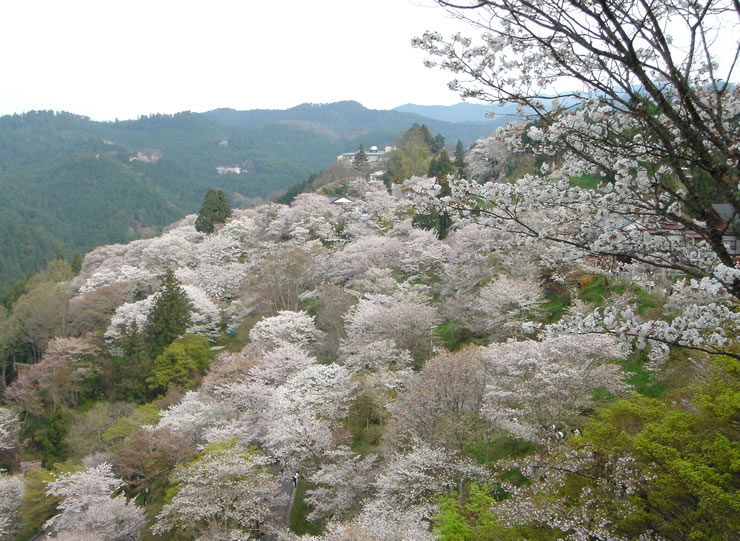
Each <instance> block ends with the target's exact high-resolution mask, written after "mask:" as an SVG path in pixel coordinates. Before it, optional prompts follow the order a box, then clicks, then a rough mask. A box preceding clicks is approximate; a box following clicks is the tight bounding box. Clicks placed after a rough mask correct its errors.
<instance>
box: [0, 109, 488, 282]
mask: <svg viewBox="0 0 740 541" xmlns="http://www.w3.org/2000/svg"><path fill="white" fill-rule="evenodd" d="M415 123H416V124H427V126H428V127H429V129H430V131H431V132H432V133H434V134H437V133H441V134H442V135H443V136H444V137H445V138H446V139H447V141H448V142H450V143H451V144H453V145H454V144H455V142H456V141H457V140H458V139H460V140H461V141H463V143H464V144H466V145H468V144H470V143H472V142H473V141H475V140H476V139H478V138H480V137H483V136H486V135H488V134H489V133H490V132H491V130H492V127H491V125H490V124H488V123H474V122H448V121H444V120H439V119H434V118H427V117H423V116H420V115H418V114H416V113H411V112H403V111H380V110H377V111H376V110H372V109H367V108H365V107H363V106H362V105H360V104H359V103H357V102H354V101H344V102H338V103H332V104H321V105H316V104H302V105H299V106H296V107H293V108H291V109H287V110H274V111H271V110H252V111H236V110H233V109H216V110H213V111H209V112H206V113H192V112H183V113H177V114H174V115H151V116H142V117H140V118H138V119H136V120H127V121H117V122H95V121H92V120H90V119H89V118H87V117H83V116H79V115H74V114H71V113H64V112H61V113H55V112H53V111H32V112H29V113H25V114H22V115H8V116H3V117H0V190H1V191H0V193H2V197H0V216H2V219H1V220H0V239H3V238H9V237H12V238H13V239H14V242H13V243H7V244H5V245H4V246H3V249H2V253H0V294H2V291H3V290H5V289H6V288H7V286H8V285H10V284H11V283H13V282H15V281H17V280H19V279H21V278H23V276H24V275H25V274H26V273H29V272H35V271H37V270H39V269H40V268H41V267H42V266H43V265H45V263H46V261H47V260H49V259H51V258H53V257H55V255H56V252H57V251H58V250H61V251H62V252H63V253H65V254H66V255H67V256H70V255H71V254H72V253H74V252H75V251H79V252H82V253H84V252H86V251H88V250H89V249H91V248H93V247H95V246H98V245H101V244H113V243H119V242H128V241H130V240H133V239H135V238H139V237H141V236H142V235H144V236H146V235H151V234H154V233H155V232H156V231H158V230H159V229H160V228H161V227H163V226H164V225H166V224H169V223H171V222H173V221H175V220H176V219H178V218H180V217H182V216H184V215H186V214H188V213H193V212H196V211H197V210H198V208H199V207H200V204H201V202H202V198H203V195H204V193H205V192H206V190H207V189H208V188H222V189H224V190H225V191H226V193H227V194H228V196H229V198H230V199H231V201H232V202H233V203H234V204H235V206H239V205H241V204H243V202H244V201H245V200H246V199H248V198H265V197H267V196H268V195H269V194H271V193H273V192H276V191H279V190H284V189H286V188H288V187H290V186H293V185H294V184H295V183H296V182H299V181H302V180H305V179H306V178H308V176H309V175H310V174H311V173H314V172H317V171H320V170H322V169H324V168H326V166H327V165H328V164H329V163H331V162H333V161H334V160H335V159H336V156H337V155H339V154H341V153H344V152H352V151H354V150H355V149H357V148H358V147H359V145H360V144H364V145H365V146H371V145H378V146H384V145H388V144H391V143H392V142H393V141H394V140H395V139H396V138H397V137H398V136H400V134H401V133H403V132H404V131H406V130H407V129H409V128H410V127H411V126H412V125H413V124H415ZM235 171H239V172H240V174H235V173H234V172H235ZM219 172H220V173H222V174H219ZM223 173H226V174H223Z"/></svg>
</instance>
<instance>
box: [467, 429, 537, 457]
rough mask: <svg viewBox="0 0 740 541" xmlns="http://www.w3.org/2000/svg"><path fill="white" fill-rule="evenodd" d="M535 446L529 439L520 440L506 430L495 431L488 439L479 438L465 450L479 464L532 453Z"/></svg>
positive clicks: (535, 448)
mask: <svg viewBox="0 0 740 541" xmlns="http://www.w3.org/2000/svg"><path fill="white" fill-rule="evenodd" d="M536 450H537V446H536V445H535V444H534V443H532V442H531V441H527V440H522V439H519V438H516V437H514V436H512V435H511V434H509V433H508V432H499V433H495V434H494V435H493V436H492V437H491V438H490V439H485V440H481V441H478V442H475V443H473V444H472V445H470V446H468V447H467V449H466V452H467V454H468V455H470V456H471V457H473V458H475V460H476V461H477V462H478V463H479V464H490V463H494V462H496V461H498V460H501V459H502V458H517V457H520V456H526V455H530V454H532V453H534V452H535V451H536Z"/></svg>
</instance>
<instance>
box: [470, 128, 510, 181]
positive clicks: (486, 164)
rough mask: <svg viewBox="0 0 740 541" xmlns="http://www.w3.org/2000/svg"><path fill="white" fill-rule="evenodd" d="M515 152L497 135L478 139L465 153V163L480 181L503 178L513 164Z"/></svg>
mask: <svg viewBox="0 0 740 541" xmlns="http://www.w3.org/2000/svg"><path fill="white" fill-rule="evenodd" d="M513 158H514V153H513V152H511V151H510V150H509V149H508V148H506V145H505V144H504V143H503V142H501V141H500V140H498V139H497V138H496V137H486V138H483V139H478V140H477V141H476V142H475V144H474V145H473V147H472V148H471V149H470V150H469V151H468V152H467V154H466V155H465V165H466V166H467V167H468V170H469V171H470V174H471V175H472V176H473V178H477V179H478V180H480V181H483V182H485V181H487V180H493V181H497V180H501V179H503V178H504V175H505V174H506V170H507V169H508V168H509V167H511V165H513V161H514V160H513Z"/></svg>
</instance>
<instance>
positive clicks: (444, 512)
mask: <svg viewBox="0 0 740 541" xmlns="http://www.w3.org/2000/svg"><path fill="white" fill-rule="evenodd" d="M461 499H462V500H463V501H462V502H460V501H458V497H457V496H455V495H453V496H442V497H440V498H439V500H438V501H439V506H440V510H439V512H438V513H437V514H436V515H434V517H433V518H432V524H433V530H432V531H433V532H434V533H435V534H436V535H437V539H439V540H440V541H487V540H493V539H501V538H502V537H501V536H502V534H503V532H502V528H501V527H500V526H499V524H498V522H497V521H496V519H495V517H494V516H493V514H492V513H491V512H490V508H491V505H492V504H493V502H494V498H493V497H491V496H490V495H489V487H488V485H482V486H478V485H477V484H475V483H473V484H471V485H470V491H469V493H468V494H467V495H466V497H464V498H461Z"/></svg>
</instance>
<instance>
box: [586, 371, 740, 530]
mask: <svg viewBox="0 0 740 541" xmlns="http://www.w3.org/2000/svg"><path fill="white" fill-rule="evenodd" d="M738 375H740V363H738V361H737V360H736V359H732V358H729V357H720V358H717V359H715V360H714V361H713V366H712V368H711V371H710V372H709V374H708V376H707V379H706V382H704V383H702V384H701V385H698V386H697V387H696V388H695V389H694V390H693V391H692V394H693V396H692V397H691V401H690V402H689V403H686V399H685V398H684V401H683V404H682V403H681V402H670V403H664V402H661V401H658V400H655V399H651V398H647V397H644V396H641V395H638V394H634V395H632V396H631V397H630V398H629V399H628V400H621V401H619V402H616V403H615V404H613V405H611V406H609V407H607V408H605V409H603V410H601V411H600V412H599V415H598V418H597V419H595V420H593V421H592V422H590V423H589V424H588V425H587V426H586V427H584V436H585V437H586V438H587V439H588V440H589V441H592V442H593V443H594V444H596V445H598V446H599V448H601V449H603V451H604V452H605V453H608V454H628V455H631V456H633V457H635V458H636V459H637V460H638V462H639V464H640V467H641V469H642V471H643V472H645V473H646V474H648V475H652V476H654V477H653V478H652V480H651V481H649V482H647V483H646V486H645V489H644V490H643V491H641V492H640V493H639V494H636V495H635V496H634V498H633V499H634V500H635V503H636V504H637V505H638V506H639V507H640V508H641V509H642V510H643V512H642V514H641V515H640V516H639V517H628V519H627V520H626V521H625V523H624V524H620V526H621V527H623V528H624V529H625V530H629V531H632V532H634V531H646V530H648V529H651V530H654V531H656V532H657V533H658V534H660V535H661V536H663V537H665V538H668V539H724V538H725V535H726V533H727V532H736V531H739V530H740V499H738V497H737V494H738V490H739V489H740V480H739V479H740V443H739V441H738V436H739V435H740V433H739V432H740V431H739V430H738V426H737V419H738V418H739V417H740V378H738ZM684 404H686V405H684Z"/></svg>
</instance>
